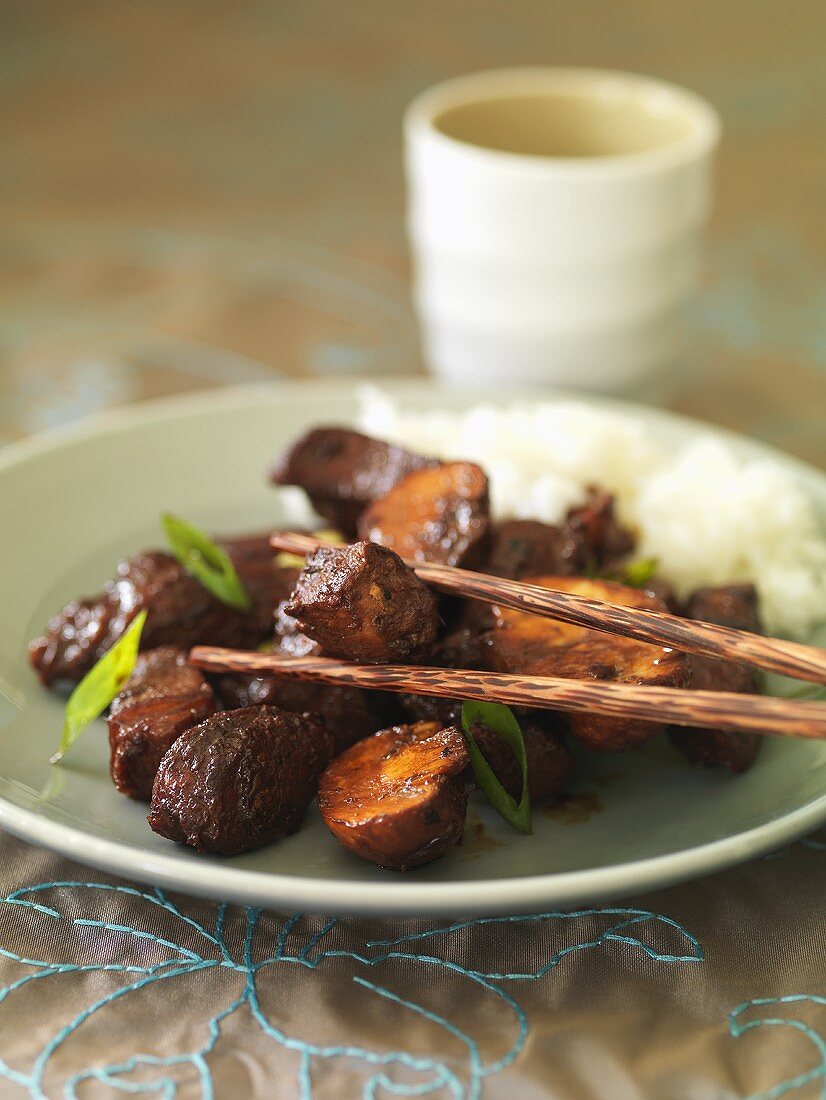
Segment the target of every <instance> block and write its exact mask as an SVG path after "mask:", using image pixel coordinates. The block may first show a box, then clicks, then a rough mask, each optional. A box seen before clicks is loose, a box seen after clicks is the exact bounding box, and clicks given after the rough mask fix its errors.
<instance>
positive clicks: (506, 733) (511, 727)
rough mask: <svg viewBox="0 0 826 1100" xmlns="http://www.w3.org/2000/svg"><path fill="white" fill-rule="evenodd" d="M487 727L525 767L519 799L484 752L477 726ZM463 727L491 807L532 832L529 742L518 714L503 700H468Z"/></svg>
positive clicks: (475, 768) (512, 823) (521, 828)
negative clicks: (498, 776)
mask: <svg viewBox="0 0 826 1100" xmlns="http://www.w3.org/2000/svg"><path fill="white" fill-rule="evenodd" d="M476 725H482V726H486V727H487V728H488V729H489V730H491V731H492V732H493V733H495V734H496V735H497V737H501V739H502V740H503V741H504V742H505V744H506V745H507V746H508V747H509V748H510V749H511V751H512V752H513V754H514V755H515V756H516V759H517V760H518V762H519V765H520V767H521V768H522V797H521V799H520V800H519V802H517V801H516V800H515V799H514V798H512V797H511V796H510V795H509V794H508V792H507V791H506V790H505V788H504V787H503V786H502V784H501V783H500V782H499V780H498V779H497V778H496V775H495V774H494V771H493V769H492V768H491V766H490V764H488V762H487V760H485V758H484V756H483V755H482V753H481V751H480V749H479V747H478V745H477V744H476V741H475V740H474V737H473V727H474V726H476ZM462 729H463V730H464V731H465V737H466V738H467V747H468V754H469V756H470V763H471V765H472V767H473V774H474V775H475V777H476V782H477V783H478V784H479V787H480V789H481V790H482V793H483V794H484V795H485V797H486V798H487V800H488V802H490V804H491V806H493V808H494V809H495V810H496V812H497V813H498V814H500V815H501V816H502V817H503V818H504V819H505V821H507V823H508V824H509V825H512V826H513V828H514V829H518V830H519V832H520V833H528V834H529V833H531V832H532V829H531V795H530V791H529V790H528V759H527V756H526V755H525V741H524V739H523V737H522V730H521V729H520V728H519V723H518V722H517V720H516V718H515V717H514V714H513V711H512V710H511V709H510V707H506V706H503V705H502V704H501V703H482V702H478V701H477V700H475V699H468V700H466V701H465V702H464V703H463V704H462Z"/></svg>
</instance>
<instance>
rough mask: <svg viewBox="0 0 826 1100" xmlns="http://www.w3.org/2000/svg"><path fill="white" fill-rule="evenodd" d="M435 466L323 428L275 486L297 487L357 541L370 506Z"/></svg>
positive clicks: (287, 457)
mask: <svg viewBox="0 0 826 1100" xmlns="http://www.w3.org/2000/svg"><path fill="white" fill-rule="evenodd" d="M432 461H433V460H432V459H428V458H424V457H423V456H422V455H417V454H413V453H412V452H411V451H406V450H405V449H404V448H403V447H396V446H394V445H393V444H391V443H385V442H383V441H382V440H380V439H372V438H371V437H370V436H366V435H362V434H361V433H360V432H354V431H352V430H351V429H349V428H334V427H321V428H313V429H312V430H311V431H309V432H307V433H306V434H305V435H303V436H301V438H300V439H298V440H297V441H296V442H295V443H294V444H293V445H292V446H291V447H290V448H289V449H288V450H287V451H286V453H285V454H284V455H283V456H282V457H281V459H280V460H279V461H278V462H277V463H276V464H275V465H274V466H273V469H272V471H271V474H270V478H271V480H272V481H273V482H274V483H275V484H276V485H298V486H299V487H300V488H302V489H303V490H304V491H305V492H306V493H307V495H308V496H309V498H310V501H311V503H312V505H313V507H314V508H315V510H316V512H318V514H319V515H320V516H324V517H325V519H328V520H329V521H330V522H331V523H332V524H333V525H334V526H335V527H337V528H338V529H339V530H340V531H342V532H343V533H344V534H345V535H352V534H355V531H356V524H357V522H358V518H359V516H360V515H361V513H362V512H363V510H364V508H365V506H366V505H367V504H369V503H370V501H372V500H376V499H377V498H378V497H382V496H384V495H385V493H388V492H389V491H390V490H391V489H392V488H393V486H394V485H395V484H396V483H397V482H398V481H400V480H401V479H402V478H403V477H406V476H407V474H409V473H412V472H413V471H414V470H419V469H422V468H424V467H425V466H428V465H430V464H431V463H432Z"/></svg>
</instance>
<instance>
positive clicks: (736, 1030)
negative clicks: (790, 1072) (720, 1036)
mask: <svg viewBox="0 0 826 1100" xmlns="http://www.w3.org/2000/svg"><path fill="white" fill-rule="evenodd" d="M791 1006H794V1008H792V1007H791ZM804 1006H805V1007H807V1008H811V1007H812V1006H817V1007H821V1008H822V1007H826V997H820V996H816V995H813V994H807V993H791V994H789V995H788V996H786V997H755V998H754V999H753V1000H751V1001H745V1002H744V1003H743V1004H740V1005H738V1006H737V1008H735V1009H734V1010H733V1011H732V1012H731V1013H730V1014H729V1031H730V1032H731V1034H732V1035H733V1036H734V1038H735V1039H739V1038H740V1037H741V1036H742V1035H746V1034H747V1033H748V1032H750V1031H754V1030H756V1029H758V1028H777V1027H783V1028H792V1029H793V1030H795V1031H798V1032H800V1033H801V1034H802V1035H804V1036H805V1037H806V1038H807V1039H808V1040H809V1042H810V1043H811V1044H812V1046H813V1047H814V1048H815V1051H816V1052H817V1056H818V1062H817V1063H816V1064H815V1065H814V1066H812V1067H811V1068H810V1069H806V1070H804V1071H803V1072H801V1073H798V1074H796V1075H795V1076H794V1077H789V1078H787V1079H786V1080H785V1081H780V1082H779V1083H778V1084H776V1085H773V1086H772V1087H771V1088H769V1089H767V1090H765V1091H764V1092H755V1093H753V1094H752V1095H751V1096H749V1097H748V1100H778V1098H779V1097H781V1096H785V1095H786V1094H787V1093H789V1092H792V1091H794V1090H797V1089H803V1088H805V1087H806V1085H809V1084H811V1083H812V1082H813V1081H818V1080H820V1081H823V1090H822V1091H821V1093H820V1095H821V1096H822V1097H826V1035H821V1034H820V1033H819V1032H817V1031H816V1030H815V1029H814V1028H813V1027H812V1026H811V1024H809V1023H807V1021H806V1020H805V1019H800V1018H799V1017H798V1016H797V1015H794V1014H793V1013H794V1012H795V1010H796V1009H798V1008H802V1007H804ZM807 1095H808V1093H807Z"/></svg>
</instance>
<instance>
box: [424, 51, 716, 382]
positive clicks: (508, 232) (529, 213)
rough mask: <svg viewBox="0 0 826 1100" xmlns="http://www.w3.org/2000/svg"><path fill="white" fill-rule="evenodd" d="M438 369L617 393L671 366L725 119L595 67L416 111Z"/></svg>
mask: <svg viewBox="0 0 826 1100" xmlns="http://www.w3.org/2000/svg"><path fill="white" fill-rule="evenodd" d="M404 126H405V144H406V162H407V176H408V186H409V205H408V228H409V234H410V240H411V243H412V250H413V262H414V296H415V301H416V307H417V310H418V313H419V317H420V320H421V326H422V339H423V351H424V355H425V359H426V361H427V363H428V365H429V367H430V369H431V370H432V371H433V372H434V373H436V374H437V375H439V376H440V377H442V378H443V379H445V380H448V381H450V382H454V383H463V382H492V383H496V382H502V383H515V382H525V381H531V382H549V383H554V384H559V385H568V386H575V387H578V388H585V389H597V390H609V391H619V390H625V389H629V388H634V387H638V385H639V383H640V382H642V381H643V380H645V379H647V378H649V377H651V376H652V375H654V374H656V373H658V372H661V371H663V370H665V369H667V368H668V367H669V365H671V364H673V363H674V362H675V361H676V360H677V359H678V357H679V355H680V350H681V347H682V338H683V332H684V326H683V314H684V308H685V305H686V302H687V300H688V299H689V298H690V296H691V295H692V293H693V292H694V290H695V287H696V284H697V279H698V244H699V241H700V238H701V231H702V229H703V226H704V224H705V222H706V220H707V217H708V213H709V206H710V191H711V187H710V168H711V159H712V154H713V152H714V149H715V147H716V144H717V141H718V137H719V132H720V125H719V119H718V116H717V114H716V112H715V111H714V110H713V108H711V107H710V106H709V105H708V104H707V103H706V102H705V101H704V100H702V99H700V98H699V97H698V96H696V95H694V94H693V93H691V92H688V91H685V90H683V89H681V88H678V87H675V86H673V85H670V84H664V83H662V82H660V81H657V80H652V79H649V78H647V77H643V76H635V75H632V74H627V73H618V72H608V71H601V70H596V69H554V68H549V69H545V68H538V69H503V70H498V71H493V72H485V73H476V74H473V75H470V76H462V77H458V78H456V79H454V80H449V81H446V82H445V83H443V84H438V85H436V86H435V87H433V88H430V89H429V90H428V91H426V92H424V93H423V94H422V95H420V96H419V97H418V98H417V99H416V100H414V102H413V103H412V104H411V106H410V107H409V108H408V110H407V113H406V115H405V123H404Z"/></svg>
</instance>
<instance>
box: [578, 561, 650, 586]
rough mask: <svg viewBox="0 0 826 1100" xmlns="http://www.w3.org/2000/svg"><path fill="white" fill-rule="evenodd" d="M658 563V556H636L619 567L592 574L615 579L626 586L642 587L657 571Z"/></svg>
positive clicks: (605, 578)
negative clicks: (633, 559)
mask: <svg viewBox="0 0 826 1100" xmlns="http://www.w3.org/2000/svg"><path fill="white" fill-rule="evenodd" d="M659 564H660V559H659V558H637V559H636V560H635V561H627V562H625V563H624V564H623V565H621V566H620V567H619V569H616V570H609V571H608V572H606V573H595V574H594V576H596V577H600V578H601V579H602V580H605V581H617V582H618V583H619V584H624V585H627V586H628V588H644V587H645V585H647V584H648V582H649V581H650V580H651V578H652V577H653V576H654V574H655V573H656V572H657V569H658V567H659Z"/></svg>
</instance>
